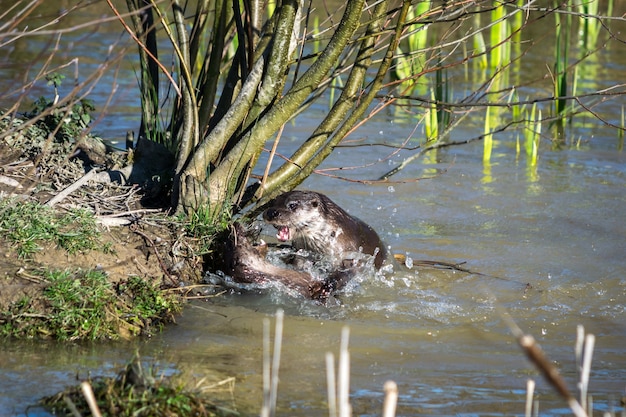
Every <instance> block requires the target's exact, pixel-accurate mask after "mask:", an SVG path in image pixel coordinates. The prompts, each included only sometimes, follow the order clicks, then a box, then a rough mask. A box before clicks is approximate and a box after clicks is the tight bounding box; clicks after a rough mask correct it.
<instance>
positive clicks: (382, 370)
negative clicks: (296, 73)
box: [0, 2, 626, 416]
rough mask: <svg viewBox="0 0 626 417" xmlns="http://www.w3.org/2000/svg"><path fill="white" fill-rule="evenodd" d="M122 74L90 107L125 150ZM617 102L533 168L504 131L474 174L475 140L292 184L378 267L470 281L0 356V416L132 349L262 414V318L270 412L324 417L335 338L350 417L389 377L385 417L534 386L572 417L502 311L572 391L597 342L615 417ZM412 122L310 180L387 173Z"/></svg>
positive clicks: (473, 406)
mask: <svg viewBox="0 0 626 417" xmlns="http://www.w3.org/2000/svg"><path fill="white" fill-rule="evenodd" d="M0 3H2V2H0ZM104 10H105V9H102V10H101V9H97V11H98V13H104ZM85 14H86V15H88V13H87V12H85ZM100 33H101V35H100V37H98V39H94V37H93V36H91V37H86V38H85V39H84V41H83V43H81V44H76V45H74V46H73V47H74V53H76V54H77V53H83V54H84V55H85V56H86V57H87V58H85V61H87V62H86V63H85V66H84V67H80V68H87V69H88V68H89V65H92V64H91V63H90V62H91V61H94V62H96V61H97V60H95V59H94V57H93V52H90V51H89V49H90V48H92V49H93V47H94V45H95V44H97V43H98V42H100V43H104V44H107V43H114V42H116V41H117V40H118V39H120V33H121V31H120V30H119V28H117V29H114V28H109V29H107V30H104V29H103V30H102V31H101V32H100ZM76 36H78V35H76ZM102 36H104V37H106V38H105V39H106V41H103V40H102V38H101V37H102ZM72 39H74V38H72ZM29 42H34V40H33V41H29ZM90 42H91V44H90ZM31 46H32V45H31ZM625 52H626V51H625V50H624V45H623V44H618V45H615V44H611V47H610V48H609V49H607V50H605V51H604V52H602V53H601V54H600V55H599V56H598V58H597V61H594V64H593V65H595V69H594V68H592V69H590V71H591V73H593V76H594V80H593V81H594V82H595V83H596V84H593V86H595V87H594V88H599V87H598V86H602V85H604V86H611V85H617V84H619V83H621V82H623V74H625V73H626V58H625V57H626V54H625ZM13 53H14V54H17V51H14V52H13ZM547 59H548V58H545V56H542V55H540V54H537V55H532V54H529V55H526V56H525V58H524V60H525V65H526V66H527V67H528V68H534V69H535V71H537V74H539V73H541V74H542V73H544V72H546V71H547V69H546V63H545V61H546V60H547ZM15 61H16V62H18V60H15ZM11 62H13V61H11ZM93 65H95V64H93ZM590 65H591V64H590ZM16 68H19V67H18V66H17V64H16V65H15V66H13V67H11V68H9V69H6V68H5V69H3V70H2V71H3V72H4V75H5V77H4V80H5V82H6V80H9V81H10V82H16V81H14V80H16V79H17V78H19V77H18V76H17V75H16V74H18V73H19V71H18V70H17V69H16ZM120 68H121V70H120V71H119V72H118V73H117V76H118V78H117V80H115V79H114V77H113V76H112V75H108V76H106V77H104V78H103V81H102V82H101V83H98V84H97V85H98V86H99V87H98V88H96V89H95V90H94V92H93V95H92V98H94V99H95V100H96V104H97V105H98V104H99V105H103V103H105V102H106V100H107V99H108V96H109V93H110V92H111V90H113V89H114V88H113V87H111V86H112V85H115V83H118V84H120V85H122V88H118V91H119V93H118V94H116V95H115V96H114V99H113V101H112V103H113V104H112V107H111V108H110V109H109V113H108V114H107V115H106V116H105V117H104V118H103V119H102V120H100V121H99V123H98V124H97V125H96V127H95V130H96V133H100V134H102V135H103V136H105V137H109V138H116V137H119V138H121V137H123V136H124V134H125V131H126V130H129V129H135V130H136V129H137V123H138V120H137V117H136V116H134V115H135V114H136V113H137V110H136V106H137V100H136V98H134V96H132V95H131V92H129V91H132V90H131V89H132V88H133V87H132V86H133V83H134V82H135V79H134V76H133V75H132V70H131V69H130V65H129V64H128V63H122V64H121V67H120ZM528 68H527V69H525V70H524V71H526V70H528ZM124 71H126V72H124ZM10 74H13V75H12V76H11V75H10ZM120 74H122V75H120ZM459 77H460V75H459ZM6 85H7V84H5V87H6ZM457 85H459V86H460V87H458V90H457V92H456V93H455V94H457V95H459V97H461V96H462V89H463V88H462V87H463V82H461V81H459V82H458V83H457ZM124 86H125V87H124ZM593 86H592V87H593ZM42 88H43V87H42ZM548 93H549V91H547V90H541V89H540V88H539V89H537V90H536V91H535V94H538V95H544V96H545V95H549V94H548ZM132 94H135V93H134V92H133V93H132ZM129 97H131V98H132V100H129ZM3 105H6V103H5V104H3ZM624 105H626V100H625V99H624V98H623V97H617V98H615V99H613V100H611V101H608V102H606V103H602V104H598V105H597V106H596V107H594V110H595V111H597V112H598V115H599V116H601V117H602V118H603V120H605V121H606V122H607V123H602V122H600V121H598V120H597V119H592V118H589V117H587V118H584V120H583V118H580V119H575V122H574V123H572V124H571V125H568V127H567V128H566V141H567V143H566V146H563V147H561V148H560V149H556V148H555V147H552V146H551V145H550V142H549V141H550V138H551V133H550V132H551V131H550V129H549V128H548V126H547V125H546V126H544V138H543V139H542V145H541V146H540V150H539V161H538V163H537V165H536V166H534V167H533V166H531V165H530V164H529V163H528V161H527V158H526V156H525V155H524V154H523V152H522V154H520V155H518V154H517V152H516V150H515V135H516V134H517V133H516V132H512V133H505V134H501V135H498V136H496V138H495V139H496V144H495V147H494V151H493V154H492V157H491V160H490V162H489V163H484V162H483V157H482V155H483V143H482V141H476V142H473V143H470V144H468V145H463V146H452V147H448V148H445V149H440V150H438V151H436V152H431V153H430V154H428V155H426V156H425V157H422V158H420V159H418V160H417V161H416V162H414V163H413V164H410V165H409V166H408V167H407V168H406V169H405V170H404V171H402V172H401V173H400V174H398V175H397V176H395V177H392V181H391V182H388V183H374V184H369V185H365V184H362V183H355V182H351V181H343V180H338V179H335V178H332V177H330V176H328V175H322V174H316V175H313V176H312V177H311V178H309V179H308V180H307V181H306V182H305V183H304V184H302V186H301V188H303V189H311V190H316V191H320V192H323V193H325V194H327V195H328V196H329V197H330V198H331V199H333V200H335V202H337V203H338V204H339V205H341V206H342V207H344V208H345V209H347V210H348V211H349V212H350V213H351V214H353V215H356V216H358V217H360V218H361V219H363V220H364V221H366V222H368V223H369V224H370V225H371V226H372V227H374V228H375V229H376V230H377V231H378V232H379V234H380V235H381V237H382V238H383V240H384V241H385V243H386V244H387V245H388V246H389V247H390V249H391V252H393V253H398V254H403V255H407V256H409V257H410V258H411V259H414V260H416V261H417V260H422V259H423V260H435V261H440V262H448V263H462V262H464V263H463V267H464V268H467V269H469V270H471V271H475V272H479V273H480V274H471V273H464V272H458V271H451V270H441V269H434V268H425V267H414V268H407V267H404V266H399V265H396V266H395V268H394V271H393V272H387V273H385V274H383V275H379V276H369V277H364V278H363V279H361V280H359V282H358V283H356V284H355V285H353V286H351V288H350V289H349V291H348V292H347V293H346V294H344V295H342V296H341V297H340V301H341V303H340V304H339V305H334V306H329V307H324V306H319V305H316V304H314V303H312V302H307V301H302V300H300V299H294V298H289V297H288V296H285V295H280V294H266V295H263V296H261V295H257V294H231V295H225V296H222V297H217V298H212V299H210V300H208V301H194V302H192V303H190V305H189V307H187V308H186V309H185V310H184V312H183V314H182V316H181V317H179V319H178V323H177V324H176V325H173V326H171V327H168V328H167V329H166V330H165V331H164V332H163V333H162V334H159V335H157V336H155V337H153V338H151V339H149V340H140V341H135V342H132V343H106V344H85V345H82V344H78V345H68V344H56V343H50V342H14V341H3V342H2V351H3V354H2V357H1V358H0V370H1V372H2V378H0V415H26V414H28V415H46V414H45V412H44V411H43V410H40V409H37V408H31V409H29V410H27V409H26V408H27V406H29V405H32V404H33V403H34V402H35V401H36V400H37V399H38V398H41V396H43V395H50V394H53V393H56V392H58V391H59V390H61V389H63V388H64V387H65V386H67V385H70V384H73V383H74V382H75V381H76V375H77V374H78V375H79V376H80V377H83V378H84V377H86V376H87V375H88V374H89V373H90V374H91V375H113V374H114V373H115V372H117V371H118V370H119V369H120V368H121V367H122V366H123V365H124V364H125V363H127V362H128V361H129V360H130V359H131V358H132V356H133V354H134V353H135V352H138V353H139V354H140V355H141V357H142V358H143V359H144V360H145V361H146V362H149V363H156V364H157V366H158V368H159V369H160V370H161V371H162V372H164V373H166V374H172V373H179V372H180V373H182V374H183V375H186V376H187V377H188V378H189V379H190V380H200V379H201V378H206V379H205V380H204V381H203V384H204V385H210V384H212V383H217V382H219V381H224V380H226V379H227V378H230V377H234V378H235V383H234V388H232V390H229V389H226V388H225V387H230V386H229V385H225V386H224V385H222V386H221V388H220V391H219V392H218V393H217V394H216V395H217V396H218V397H221V398H223V399H225V401H226V402H227V403H228V404H231V405H233V404H234V406H236V407H237V408H239V409H240V410H242V411H248V412H255V411H256V410H258V409H259V407H260V404H261V399H262V376H261V372H262V335H263V325H262V323H263V320H264V319H265V318H268V317H270V318H272V317H273V316H274V314H275V312H276V310H277V308H281V309H283V310H284V311H285V313H286V317H285V328H284V338H283V348H282V349H283V352H282V353H283V354H282V361H281V367H280V384H279V396H278V409H279V414H280V415H294V416H323V415H327V410H326V398H327V397H326V376H325V362H324V361H325V359H324V358H325V354H326V352H333V353H334V354H335V355H337V354H338V350H339V344H340V336H341V331H342V329H343V328H344V327H345V326H347V327H348V328H349V330H350V359H351V369H350V370H351V372H350V376H351V379H350V386H351V389H350V393H351V401H352V406H353V411H354V414H355V415H361V416H368V415H379V414H380V410H381V409H382V399H383V395H382V392H383V384H384V383H385V381H387V380H389V379H391V380H394V381H395V382H396V383H397V384H398V389H399V405H398V415H407V416H425V415H437V416H447V415H450V416H452V415H454V416H459V415H461V416H478V415H496V416H503V415H522V414H523V412H524V400H525V386H526V381H527V380H528V379H529V378H531V379H535V380H536V381H537V383H538V387H537V393H538V397H537V398H538V400H539V411H540V413H541V414H542V415H568V414H570V412H569V411H568V409H567V407H566V406H565V404H564V403H563V402H562V401H561V400H559V399H558V397H557V396H556V395H555V394H554V392H553V391H552V390H551V389H550V387H548V386H547V385H546V384H545V383H544V382H543V380H542V379H541V377H540V375H539V374H538V373H537V372H536V371H535V370H534V368H533V366H532V365H531V364H530V363H529V362H528V361H527V360H526V358H525V357H524V354H523V353H522V351H521V350H520V348H519V347H518V346H517V343H516V341H515V338H514V337H513V336H512V334H511V332H510V330H509V328H508V327H507V325H506V324H505V322H504V321H503V317H502V315H503V311H506V312H508V314H510V316H511V317H512V318H513V319H514V320H515V322H516V323H517V325H518V326H520V327H521V328H522V329H523V330H524V331H525V332H527V333H530V334H532V335H533V336H534V337H535V338H536V339H537V341H538V342H539V343H540V344H541V346H542V347H543V349H544V350H545V352H546V353H547V354H548V356H549V357H550V359H551V361H552V362H553V363H554V364H555V365H556V366H557V367H558V368H559V369H560V371H561V373H562V374H563V375H564V377H565V379H566V381H567V383H568V385H569V387H570V389H571V390H572V391H576V383H577V378H578V373H577V366H576V363H575V361H574V342H575V338H576V328H577V326H578V325H583V326H584V328H585V330H586V331H587V332H589V333H593V334H595V335H596V337H597V340H596V345H595V351H594V361H593V364H592V371H591V383H590V392H591V393H592V394H593V395H594V409H595V412H596V413H597V415H600V414H601V413H602V412H605V411H613V410H614V411H615V412H616V413H617V414H620V413H624V411H623V407H622V406H620V398H622V396H624V392H625V391H624V390H625V388H626V259H625V258H626V256H625V255H626V220H625V212H624V209H625V208H626V155H624V153H623V151H622V149H621V145H620V138H619V136H618V134H617V131H616V129H614V128H612V127H610V126H608V123H613V124H617V125H619V124H620V117H621V116H620V114H621V111H622V108H623V106H624ZM323 112H324V109H323V106H321V105H320V106H319V107H313V108H311V109H310V112H309V113H308V114H307V118H304V119H303V120H301V121H299V122H298V123H297V124H290V125H288V126H287V127H286V130H285V133H284V139H283V141H284V143H285V144H286V145H287V146H289V142H290V141H291V142H292V143H293V146H296V144H297V143H298V142H299V141H301V140H302V139H303V138H306V137H307V135H308V134H309V133H310V132H311V130H312V129H313V127H314V126H313V125H312V124H311V123H307V122H306V120H305V119H311V120H313V119H315V117H316V116H317V115H319V114H323ZM129 114H131V115H129ZM483 116H484V113H483ZM481 117H482V116H478V117H474V118H470V119H469V120H468V121H467V123H464V124H463V126H462V127H460V128H457V129H455V131H454V132H453V133H452V134H451V137H450V140H451V141H460V140H464V139H467V138H472V137H476V136H478V135H480V134H481V133H482V120H483V119H482V118H481ZM417 120H418V119H416V118H412V117H399V116H398V114H396V113H394V112H393V111H391V110H390V111H389V112H388V113H387V114H384V115H383V116H380V117H378V118H376V119H375V120H373V121H372V122H371V123H369V124H367V125H366V126H365V127H363V128H361V129H360V130H359V131H357V133H355V134H354V136H353V137H351V138H350V139H359V140H362V141H363V143H367V144H369V145H372V146H366V147H356V148H355V147H343V148H338V149H337V150H336V152H335V153H334V154H333V156H331V158H329V159H328V160H327V161H326V162H325V164H324V167H323V168H326V169H330V168H334V167H349V166H361V165H364V164H369V163H371V162H372V161H376V160H377V159H380V161H379V162H378V163H376V164H373V165H371V166H368V167H367V168H363V169H361V170H355V171H349V170H342V171H340V173H341V175H346V176H349V178H351V179H355V178H360V179H376V178H377V177H379V176H380V175H382V174H383V173H385V172H386V171H388V170H389V169H391V168H393V167H394V166H397V164H399V163H400V162H402V161H403V160H404V158H406V157H408V156H410V155H412V154H413V153H414V152H415V151H408V150H407V151H403V152H400V153H398V154H396V155H393V156H390V157H389V158H386V156H387V154H388V153H389V152H390V151H389V150H386V148H382V147H378V146H375V145H376V144H380V143H386V144H399V143H401V142H402V141H404V140H405V139H406V138H407V137H409V136H410V135H411V132H412V130H413V128H414V127H415V124H416V123H417ZM416 140H417V139H416ZM323 173H324V174H335V175H336V174H337V173H338V171H331V170H327V171H324V172H323ZM418 179H419V180H418ZM267 233H268V234H272V233H274V232H273V231H272V230H270V229H268V230H267ZM416 263H417V262H416Z"/></svg>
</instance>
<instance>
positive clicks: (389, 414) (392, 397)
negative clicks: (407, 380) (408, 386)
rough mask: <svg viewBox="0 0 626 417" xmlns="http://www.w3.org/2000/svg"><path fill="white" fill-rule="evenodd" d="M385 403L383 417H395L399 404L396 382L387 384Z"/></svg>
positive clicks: (385, 387)
mask: <svg viewBox="0 0 626 417" xmlns="http://www.w3.org/2000/svg"><path fill="white" fill-rule="evenodd" d="M383 389H384V390H385V402H384V403H383V417H395V415H396V405H397V404H398V385H397V384H396V383H395V382H394V381H387V382H385V386H384V388H383Z"/></svg>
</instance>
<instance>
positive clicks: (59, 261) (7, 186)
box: [0, 136, 202, 308]
mask: <svg viewBox="0 0 626 417" xmlns="http://www.w3.org/2000/svg"><path fill="white" fill-rule="evenodd" d="M15 138H16V136H14V137H12V139H13V140H12V141H11V145H9V143H8V142H5V141H3V140H2V139H0V198H7V197H13V198H18V199H23V200H29V201H37V202H39V203H41V204H45V203H46V202H49V201H50V200H51V198H53V197H54V196H56V195H58V194H59V193H62V192H63V191H64V190H66V189H67V188H68V187H70V186H71V185H72V184H74V183H76V182H77V181H80V180H81V178H82V177H83V176H85V175H86V173H87V172H89V171H90V170H91V169H98V171H100V172H106V171H107V169H119V166H120V163H123V161H124V159H125V158H126V155H125V153H122V152H117V153H115V155H112V156H111V157H109V156H107V161H106V162H105V164H104V165H95V164H93V161H91V160H90V159H89V157H88V155H85V153H84V152H81V150H80V149H77V148H75V149H72V150H71V151H70V152H69V153H68V152H63V151H58V148H57V147H55V145H54V143H52V144H51V143H44V146H39V147H38V148H37V147H32V146H30V145H29V144H28V142H27V138H26V137H24V138H23V140H22V142H20V141H19V140H15ZM18 139H19V138H18ZM35 142H36V141H35ZM31 143H32V142H31ZM46 146H48V149H46ZM120 161H122V162H120ZM105 175H106V174H105ZM147 194H148V192H147V191H146V189H145V188H144V187H142V186H141V185H139V186H138V185H136V184H135V185H120V184H118V183H113V182H107V181H104V182H102V181H87V182H85V184H83V185H81V186H80V187H79V188H78V189H76V190H75V191H73V192H71V193H69V194H67V195H65V196H64V197H63V198H62V200H61V201H59V202H58V203H56V204H55V205H54V208H55V209H57V210H59V211H63V210H65V209H67V208H77V207H80V208H86V209H88V210H90V211H91V212H92V213H94V215H95V216H96V219H97V220H98V222H99V223H101V226H100V227H99V229H100V231H101V236H100V240H101V243H102V245H101V246H102V250H89V251H85V252H83V253H74V254H71V255H70V254H68V253H67V252H66V251H65V250H63V249H61V248H58V247H56V246H55V245H53V244H48V243H43V244H42V245H40V246H41V249H40V250H39V251H37V252H35V253H34V254H33V255H32V256H31V257H29V258H28V259H20V258H18V256H17V253H16V251H15V249H14V248H13V247H12V244H11V243H10V242H8V241H7V239H6V236H3V235H2V234H1V233H0V259H1V261H0V308H6V307H7V306H9V305H10V304H11V303H14V302H16V301H17V300H19V299H21V298H23V297H24V296H28V297H29V298H30V299H36V298H37V296H38V294H39V293H41V289H42V287H43V285H45V284H44V283H43V282H42V281H41V280H40V279H38V277H37V274H36V271H37V270H40V269H43V268H46V269H61V270H64V269H99V270H102V271H104V272H106V274H107V276H108V277H109V279H110V280H111V282H112V283H115V282H118V281H120V280H123V279H125V278H127V277H128V276H131V275H133V276H138V277H141V278H143V279H145V280H147V281H148V282H153V283H155V285H158V286H159V287H161V288H164V289H168V288H176V289H178V290H180V291H181V293H182V292H183V291H184V288H188V286H187V285H185V284H190V283H197V282H198V281H199V280H200V278H201V276H202V259H201V257H200V256H198V255H196V253H195V249H194V243H195V242H194V239H193V238H191V237H189V236H186V235H185V233H184V230H183V227H182V225H180V224H178V223H177V222H176V221H175V219H174V218H173V217H172V216H168V215H167V214H166V212H165V208H163V209H159V208H158V207H155V205H154V201H155V199H154V198H149V199H146V196H147ZM150 197H152V196H150ZM146 201H149V204H146ZM183 295H185V294H184V293H183Z"/></svg>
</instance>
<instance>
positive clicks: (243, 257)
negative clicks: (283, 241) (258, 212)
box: [226, 223, 335, 300]
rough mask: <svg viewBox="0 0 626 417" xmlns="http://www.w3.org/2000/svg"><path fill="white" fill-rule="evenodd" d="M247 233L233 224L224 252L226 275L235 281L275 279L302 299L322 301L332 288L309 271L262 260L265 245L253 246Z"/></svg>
mask: <svg viewBox="0 0 626 417" xmlns="http://www.w3.org/2000/svg"><path fill="white" fill-rule="evenodd" d="M251 238H253V237H252V236H251V235H250V232H248V231H246V230H245V228H244V226H242V225H241V224H239V223H235V224H234V226H233V230H232V232H231V236H230V239H229V244H230V245H229V246H230V247H229V248H227V251H226V256H227V259H226V263H227V265H226V267H227V268H226V269H227V272H228V274H229V275H230V276H231V277H232V278H233V279H234V280H235V281H236V282H239V283H265V282H270V281H277V282H280V283H282V284H283V285H285V286H286V287H288V288H291V289H293V290H296V291H297V292H299V293H300V294H301V295H303V296H304V297H306V298H312V299H317V300H323V299H326V298H327V297H328V295H329V294H330V292H331V291H332V290H333V289H334V287H335V286H334V285H329V284H327V283H326V282H324V281H320V280H317V279H315V278H314V277H313V276H312V275H311V274H309V273H308V272H304V271H297V270H294V269H288V268H281V267H278V266H276V265H273V264H271V263H270V262H268V261H267V260H266V259H265V254H266V253H267V245H265V244H261V245H254V244H253V243H252V241H251Z"/></svg>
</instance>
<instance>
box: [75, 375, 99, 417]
mask: <svg viewBox="0 0 626 417" xmlns="http://www.w3.org/2000/svg"><path fill="white" fill-rule="evenodd" d="M80 389H81V391H82V392H83V396H84V397H85V400H86V401H87V405H89V410H90V411H91V414H92V415H93V416H94V417H102V413H100V408H99V407H98V403H97V402H96V397H95V395H93V389H92V388H91V384H90V383H89V382H87V381H83V382H81V384H80Z"/></svg>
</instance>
